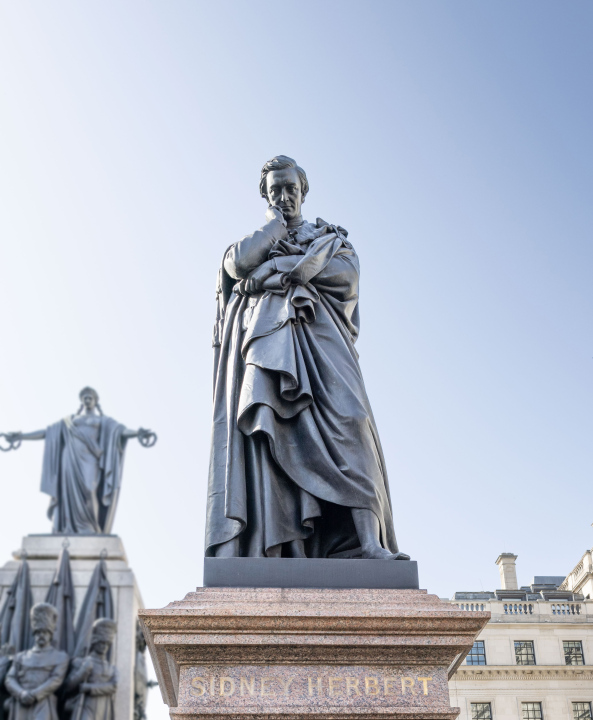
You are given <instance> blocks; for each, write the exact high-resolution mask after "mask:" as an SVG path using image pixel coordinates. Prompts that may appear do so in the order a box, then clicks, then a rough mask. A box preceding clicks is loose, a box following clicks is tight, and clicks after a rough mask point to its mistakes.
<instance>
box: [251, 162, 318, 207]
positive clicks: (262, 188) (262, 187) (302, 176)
mask: <svg viewBox="0 0 593 720" xmlns="http://www.w3.org/2000/svg"><path fill="white" fill-rule="evenodd" d="M286 168H294V169H295V170H296V171H297V173H298V176H299V180H300V181H301V192H302V194H303V199H304V198H305V195H306V194H307V193H308V192H309V181H308V180H307V175H306V173H305V171H304V170H303V168H302V167H299V166H298V165H297V164H296V160H293V159H292V158H289V157H288V156H287V155H276V157H273V158H272V159H271V160H268V162H267V163H266V164H265V165H264V166H263V168H262V169H261V179H260V181H259V193H260V195H261V196H262V197H263V198H266V199H267V197H268V193H267V192H266V178H267V176H268V173H270V172H272V170H285V169H286Z"/></svg>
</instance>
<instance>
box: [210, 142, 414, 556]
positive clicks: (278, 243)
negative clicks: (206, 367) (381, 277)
mask: <svg viewBox="0 0 593 720" xmlns="http://www.w3.org/2000/svg"><path fill="white" fill-rule="evenodd" d="M308 190H309V184H308V181H307V177H306V175H305V172H304V171H303V170H302V169H301V168H300V167H298V165H297V164H296V162H295V161H294V160H292V159H291V158H288V157H286V156H283V155H280V156H277V157H275V158H273V159H272V160H270V161H269V162H267V163H266V164H265V165H264V167H263V169H262V173H261V181H260V193H261V195H262V197H264V198H265V199H266V200H267V202H268V210H267V212H266V223H265V225H264V226H263V227H262V228H261V229H259V230H256V231H255V232H254V233H253V234H251V235H247V236H246V237H244V238H243V239H242V240H240V241H239V242H237V243H235V244H234V245H232V246H231V247H230V248H229V249H228V250H227V252H226V254H225V256H224V260H223V264H222V267H221V269H220V271H219V276H218V286H217V302H218V312H217V319H216V325H215V328H214V342H213V344H214V347H215V372H214V422H213V433H212V448H211V460H210V474H209V495H208V511H207V530H206V548H207V549H206V554H207V555H209V556H215V557H238V556H249V557H266V556H267V557H322V558H323V557H363V558H377V559H381V558H385V559H400V560H408V559H409V557H408V556H407V555H404V554H403V553H400V552H398V547H397V543H396V539H395V533H394V529H393V519H392V512H391V501H390V496H389V486H388V483H387V473H386V470H385V461H384V459H383V452H382V450H381V444H380V441H379V435H378V433H377V428H376V426H375V421H374V420H373V414H372V411H371V407H370V404H369V400H368V398H367V394H366V391H365V387H364V383H363V379H362V374H361V371H360V367H359V364H358V360H357V357H358V356H357V352H356V350H355V348H354V343H355V341H356V338H357V335H358V327H359V313H358V277H359V263H358V258H357V256H356V253H355V251H354V248H353V247H352V244H351V243H350V241H349V240H348V239H347V232H346V231H345V230H344V229H343V228H342V227H340V226H337V225H330V224H328V223H326V222H324V221H323V220H321V219H319V218H318V219H317V221H316V222H315V223H309V222H306V221H305V220H303V218H302V216H301V205H302V203H303V202H304V200H305V196H306V195H307V192H308Z"/></svg>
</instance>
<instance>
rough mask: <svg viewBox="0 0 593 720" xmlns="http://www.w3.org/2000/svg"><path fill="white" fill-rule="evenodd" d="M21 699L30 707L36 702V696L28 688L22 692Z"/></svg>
mask: <svg viewBox="0 0 593 720" xmlns="http://www.w3.org/2000/svg"><path fill="white" fill-rule="evenodd" d="M19 701H20V703H21V705H24V706H25V707H29V705H33V703H34V702H35V696H34V695H33V693H30V692H29V691H28V690H23V692H22V693H21V694H20V697H19Z"/></svg>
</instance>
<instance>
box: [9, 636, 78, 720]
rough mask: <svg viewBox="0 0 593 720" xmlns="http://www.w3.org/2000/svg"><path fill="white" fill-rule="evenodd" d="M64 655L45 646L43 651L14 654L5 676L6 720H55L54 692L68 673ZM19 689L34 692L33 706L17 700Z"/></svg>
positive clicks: (56, 718)
mask: <svg viewBox="0 0 593 720" xmlns="http://www.w3.org/2000/svg"><path fill="white" fill-rule="evenodd" d="M68 662H69V658H68V655H67V653H65V652H62V651H61V650H56V649H55V648H53V647H48V648H46V649H44V650H36V649H32V650H25V651H24V652H20V653H18V654H17V655H16V656H15V658H14V661H13V663H12V666H11V668H10V670H9V671H8V675H7V676H6V681H5V684H6V689H7V690H8V692H9V693H10V694H11V695H12V696H13V697H12V699H11V700H10V711H9V720H58V711H57V700H56V696H55V694H54V693H55V692H56V690H57V689H58V688H59V687H60V685H61V684H62V683H63V681H64V677H65V676H66V672H67V671H68ZM23 690H30V691H32V692H34V693H35V696H36V698H37V701H36V702H35V703H33V705H29V706H25V705H21V703H20V702H19V700H18V696H19V694H20V693H21V692H22V691H23Z"/></svg>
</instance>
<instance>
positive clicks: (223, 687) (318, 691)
mask: <svg viewBox="0 0 593 720" xmlns="http://www.w3.org/2000/svg"><path fill="white" fill-rule="evenodd" d="M301 680H302V679H301ZM306 680H307V685H308V688H307V689H308V694H309V695H310V696H315V695H317V696H320V697H321V696H324V695H325V696H327V697H338V696H340V695H396V694H397V693H398V691H399V683H401V694H402V695H405V693H407V692H409V693H411V694H412V695H416V693H418V692H420V693H422V694H424V695H428V694H429V683H430V681H431V680H432V677H416V678H413V677H380V676H374V677H373V676H370V677H369V676H367V675H365V676H364V677H362V678H358V677H348V676H340V675H336V676H333V677H332V676H330V677H328V678H326V679H324V678H320V677H317V678H315V677H307V678H306ZM294 681H295V678H294V677H282V676H280V675H267V676H262V677H260V678H256V677H253V676H248V677H244V676H243V675H241V676H240V677H239V679H238V681H237V680H235V678H232V677H225V676H223V675H222V676H220V677H216V676H215V675H211V676H209V677H194V678H193V679H192V681H191V689H190V694H191V695H193V697H202V696H203V695H207V694H209V695H211V696H216V695H218V696H220V697H230V696H231V695H234V694H235V692H238V693H239V695H260V696H261V697H275V696H276V695H289V694H290V690H291V687H292V686H293V683H294ZM398 681H399V683H398ZM293 689H294V688H293ZM301 690H302V688H301Z"/></svg>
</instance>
